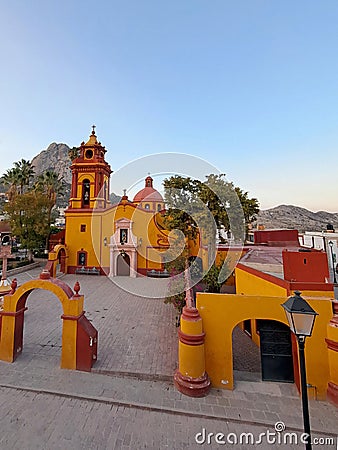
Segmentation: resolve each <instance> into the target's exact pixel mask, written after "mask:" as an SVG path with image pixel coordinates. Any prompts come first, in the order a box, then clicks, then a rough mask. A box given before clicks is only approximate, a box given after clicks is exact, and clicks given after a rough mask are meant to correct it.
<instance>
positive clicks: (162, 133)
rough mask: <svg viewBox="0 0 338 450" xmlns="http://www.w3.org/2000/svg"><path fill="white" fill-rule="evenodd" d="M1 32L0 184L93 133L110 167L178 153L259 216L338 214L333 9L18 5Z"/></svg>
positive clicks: (336, 8) (236, 4)
mask: <svg viewBox="0 0 338 450" xmlns="http://www.w3.org/2000/svg"><path fill="white" fill-rule="evenodd" d="M0 21H1V39H0V50H1V53H0V54H1V58H2V70H1V71H0V87H1V105H2V107H1V111H0V148H1V161H0V172H1V173H3V172H4V171H5V170H6V169H7V168H9V167H11V166H12V163H13V162H14V161H17V160H19V159H21V158H25V159H32V158H33V157H34V156H35V155H36V154H37V153H38V152H40V151H41V150H42V149H45V148H46V147H47V146H48V145H49V144H50V143H51V142H64V143H66V144H68V145H69V146H77V145H79V144H80V143H81V141H83V140H87V137H88V135H89V134H90V131H91V125H92V124H93V123H95V125H96V126H97V129H96V130H97V135H98V137H99V139H100V140H101V141H102V143H103V144H104V145H106V147H107V149H108V154H107V159H108V160H109V162H110V164H111V166H112V168H113V169H114V170H117V169H118V168H120V167H121V166H124V165H125V164H127V163H128V162H129V161H131V160H134V159H136V158H140V157H142V156H144V155H149V154H156V153H162V152H183V153H188V154H191V155H195V156H198V157H200V158H203V159H206V160H207V161H208V162H209V163H210V164H212V165H214V166H216V167H217V168H218V169H219V170H220V171H221V172H225V173H226V174H227V177H228V178H229V179H230V180H232V181H234V183H235V184H236V185H238V186H240V187H241V188H242V189H244V190H246V191H249V194H250V196H254V197H257V198H258V199H259V201H260V204H261V207H262V208H263V209H265V208H269V207H273V206H276V205H278V204H282V203H283V204H294V205H299V206H303V207H306V208H309V209H312V210H314V211H317V210H320V209H323V210H328V211H334V212H337V211H338V204H337V203H338V201H337V198H338V173H337V167H338V156H337V155H338V27H337V23H338V2H336V1H325V0H324V1H323V2H318V1H303V0H298V1H297V2H294V1H288V0H287V1H285V0H284V1H278V2H277V1H270V0H269V1H263V0H262V1H256V0H247V1H231V2H230V1H226V0H214V1H206V0H205V1H201V0H189V1H182V0H180V1H176V0H172V1H170V2H163V1H159V0H157V1H155V0H145V1H142V0H132V1H125V2H116V1H114V0H111V1H100V0H98V1H97V2H95V3H93V2H88V1H85V0H82V1H71V0H68V1H64V0H58V1H53V0H49V1H46V2H41V1H35V0H30V1H29V2H25V1H24V0H21V1H18V0H12V1H11V2H3V4H2V6H1V16H0ZM165 171H170V168H166V169H165ZM147 172H148V170H147V168H146V167H142V166H141V167H140V178H143V177H144V176H146V175H147Z"/></svg>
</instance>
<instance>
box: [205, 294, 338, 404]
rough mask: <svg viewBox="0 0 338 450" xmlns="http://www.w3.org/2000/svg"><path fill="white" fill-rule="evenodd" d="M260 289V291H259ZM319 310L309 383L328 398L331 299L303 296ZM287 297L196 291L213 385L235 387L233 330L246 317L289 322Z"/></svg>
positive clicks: (309, 349)
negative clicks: (328, 327)
mask: <svg viewBox="0 0 338 450" xmlns="http://www.w3.org/2000/svg"><path fill="white" fill-rule="evenodd" d="M256 292H257V290H256ZM304 298H305V299H306V301H307V302H308V303H309V304H310V305H311V306H312V308H313V309H314V310H315V311H317V312H318V314H319V315H318V316H317V319H316V323H315V326H314V330H313V335H312V337H311V338H308V339H307V340H306V345H305V354H306V365H307V382H308V383H309V384H312V385H313V386H316V387H317V394H318V398H319V399H320V398H322V399H324V398H326V389H327V383H328V381H329V364H328V350H327V346H326V342H325V338H326V333H327V324H328V322H329V321H330V319H331V317H332V305H331V301H330V300H328V299H325V298H321V299H316V298H313V297H312V298H310V297H304ZM286 299H287V297H286V296H278V297H276V296H263V295H259V296H258V295H241V294H240V295H238V294H209V293H198V294H197V308H198V311H199V313H200V316H201V317H202V320H203V330H204V332H205V333H206V336H205V362H206V371H207V373H208V375H209V377H210V379H211V383H212V385H213V386H214V387H217V388H223V389H233V388H234V379H233V355H232V331H233V329H234V327H235V326H236V325H237V324H238V323H239V322H242V321H243V320H247V319H265V320H277V321H280V322H283V323H285V324H286V325H288V323H287V320H286V316H285V312H284V309H283V308H282V307H281V304H282V303H284V302H285V301H286Z"/></svg>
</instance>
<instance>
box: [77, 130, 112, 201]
mask: <svg viewBox="0 0 338 450" xmlns="http://www.w3.org/2000/svg"><path fill="white" fill-rule="evenodd" d="M92 128H93V129H92V132H91V134H90V136H89V140H88V141H87V142H86V143H85V142H82V143H81V145H80V147H79V149H78V150H79V151H78V156H77V157H76V158H75V159H74V160H73V161H72V165H71V166H70V168H71V170H72V188H71V196H70V200H69V208H71V209H73V208H74V209H92V208H107V206H108V205H109V204H110V202H109V179H110V174H111V173H112V171H111V169H110V165H109V164H108V163H107V162H106V161H105V154H106V152H107V150H106V148H105V147H104V146H103V145H102V144H101V142H99V141H98V140H97V136H96V134H95V125H93V127H92Z"/></svg>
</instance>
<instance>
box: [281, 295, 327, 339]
mask: <svg viewBox="0 0 338 450" xmlns="http://www.w3.org/2000/svg"><path fill="white" fill-rule="evenodd" d="M300 294H301V293H300V292H299V291H295V295H294V297H290V298H289V299H288V300H287V301H286V302H285V303H283V304H282V306H283V308H284V309H285V313H286V318H287V319H288V322H289V326H290V330H291V331H292V332H293V333H294V334H295V335H296V336H297V338H299V337H301V336H303V337H306V336H311V335H312V330H313V325H314V322H315V318H316V316H317V315H318V314H317V313H316V311H314V310H313V309H312V308H311V306H310V305H309V304H308V303H307V302H306V301H305V300H304V299H303V298H302V297H301V296H300Z"/></svg>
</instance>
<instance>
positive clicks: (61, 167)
mask: <svg viewBox="0 0 338 450" xmlns="http://www.w3.org/2000/svg"><path fill="white" fill-rule="evenodd" d="M68 152H69V147H68V145H66V144H56V143H55V142H53V143H52V144H50V145H49V146H48V148H47V149H46V150H42V151H41V152H40V153H39V154H38V155H37V156H35V157H34V158H33V159H32V161H31V162H32V165H33V166H34V171H35V173H36V175H40V174H42V173H43V172H45V171H46V170H53V171H54V172H56V173H58V174H59V175H61V176H62V177H63V180H64V182H65V183H67V184H69V185H70V184H71V182H72V173H71V170H70V168H69V167H70V164H71V161H70V159H69V156H68Z"/></svg>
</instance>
